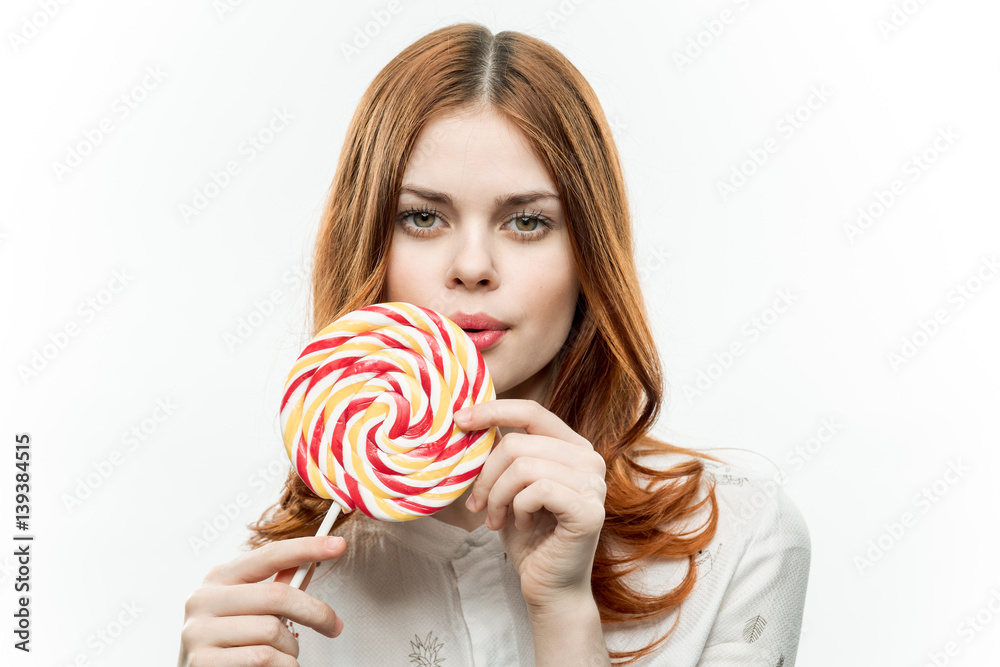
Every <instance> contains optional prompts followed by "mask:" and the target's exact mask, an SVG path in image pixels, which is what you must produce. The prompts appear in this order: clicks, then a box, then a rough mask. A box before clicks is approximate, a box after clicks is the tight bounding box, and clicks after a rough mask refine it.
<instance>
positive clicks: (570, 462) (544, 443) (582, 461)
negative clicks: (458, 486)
mask: <svg viewBox="0 0 1000 667" xmlns="http://www.w3.org/2000/svg"><path fill="white" fill-rule="evenodd" d="M521 457H530V458H536V459H548V460H550V461H554V462H556V463H561V464H563V465H566V466H568V467H572V468H577V469H579V470H583V471H587V472H589V473H590V474H592V475H594V476H595V477H598V478H600V480H601V484H602V485H603V480H604V476H605V474H606V470H607V466H606V464H605V462H604V457H602V456H601V455H600V454H598V453H597V452H595V451H594V450H592V449H591V450H590V451H589V452H581V451H580V447H578V446H576V445H573V444H570V443H568V442H566V441H564V440H557V439H555V438H548V437H546V436H540V435H530V436H529V435H525V434H523V433H509V434H507V435H505V436H504V437H503V439H502V440H501V441H500V444H498V445H497V446H496V447H495V448H494V449H493V451H492V452H490V455H489V456H488V457H487V458H486V462H485V463H484V464H483V467H482V469H481V470H480V471H479V476H478V477H476V481H475V482H473V484H472V491H470V493H469V499H468V500H467V507H468V508H469V509H470V510H471V511H473V512H478V511H480V510H481V509H482V508H483V507H485V506H486V504H487V502H486V501H487V498H488V497H489V494H490V491H491V489H492V488H493V485H494V484H495V483H496V481H497V479H499V478H500V475H502V474H503V473H504V471H505V470H506V469H507V468H508V467H509V466H510V465H511V464H512V463H513V462H514V461H516V460H517V459H518V458H521ZM602 493H603V491H602Z"/></svg>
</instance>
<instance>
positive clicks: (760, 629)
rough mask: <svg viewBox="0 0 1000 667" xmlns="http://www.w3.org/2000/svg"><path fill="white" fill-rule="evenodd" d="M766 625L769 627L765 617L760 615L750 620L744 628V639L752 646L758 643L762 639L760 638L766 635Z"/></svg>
mask: <svg viewBox="0 0 1000 667" xmlns="http://www.w3.org/2000/svg"><path fill="white" fill-rule="evenodd" d="M765 625H767V621H765V620H764V617H763V616H761V615H760V614H757V615H756V616H754V617H753V618H751V619H749V620H748V621H747V622H746V625H744V626H743V639H745V640H746V641H747V643H750V644H752V643H753V642H755V641H757V640H758V639H760V636H761V635H762V634H764V626H765Z"/></svg>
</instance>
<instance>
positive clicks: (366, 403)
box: [280, 302, 497, 521]
mask: <svg viewBox="0 0 1000 667" xmlns="http://www.w3.org/2000/svg"><path fill="white" fill-rule="evenodd" d="M495 397H496V393H495V390H494V388H493V381H492V379H491V378H490V375H489V371H488V369H487V368H486V364H485V362H484V361H483V357H482V355H481V354H480V352H479V350H477V349H476V346H475V344H474V343H473V342H472V340H471V339H470V338H469V336H468V335H467V334H466V333H465V332H464V331H462V329H461V328H460V327H459V326H458V325H456V324H455V323H454V322H452V321H451V320H449V319H447V318H446V317H444V316H442V315H440V314H439V313H437V312H435V311H433V310H430V309H427V308H422V307H420V306H415V305H412V304H409V303H403V302H392V303H380V304H375V305H372V306H368V307H366V308H361V309H359V310H355V311H353V312H351V313H348V314H347V315H344V316H343V317H341V318H339V319H338V320H337V321H335V322H333V323H332V324H330V325H329V326H328V327H326V328H325V329H323V330H322V331H321V332H320V333H319V334H318V335H317V336H316V337H315V338H314V339H313V340H312V342H310V343H309V344H308V345H307V346H306V347H305V349H304V350H303V351H302V353H301V354H300V355H299V358H298V360H297V361H296V363H295V365H294V367H293V368H292V370H291V372H290V373H289V375H288V380H287V381H286V383H285V391H284V395H283V397H282V401H281V413H280V414H281V428H282V433H283V437H284V442H285V451H286V453H287V454H288V457H289V459H290V460H291V461H292V464H293V465H294V466H295V469H296V471H297V472H298V474H299V476H300V477H301V478H302V480H303V481H304V482H305V483H306V485H307V486H308V487H309V488H310V489H311V490H312V491H313V492H314V493H315V494H316V495H318V496H320V497H322V498H330V499H332V500H333V501H335V502H336V503H337V504H339V505H340V506H341V508H342V509H343V511H345V512H349V511H351V510H353V509H355V508H358V509H360V510H361V511H362V512H364V513H365V514H367V515H368V516H370V517H372V518H375V519H381V520H384V521H407V520H410V519H416V518H418V517H421V516H426V515H429V514H433V513H434V512H436V511H437V510H439V509H441V508H442V507H445V506H446V505H448V504H449V503H451V502H452V501H453V500H455V499H456V498H457V497H458V496H460V495H461V494H462V493H463V492H464V491H465V489H466V488H468V486H469V485H470V484H471V483H472V481H473V480H474V479H475V477H476V476H477V475H478V474H479V471H480V470H481V469H482V466H483V463H484V462H485V461H486V456H487V455H488V454H489V452H490V448H491V447H492V446H493V443H494V441H495V439H496V437H497V429H496V428H495V427H493V428H490V429H484V430H479V431H463V430H462V429H460V428H458V427H457V426H456V425H455V424H454V421H453V414H454V413H455V412H456V411H458V410H460V409H462V408H464V407H466V406H469V405H474V404H476V403H480V402H483V401H487V400H492V399H494V398H495Z"/></svg>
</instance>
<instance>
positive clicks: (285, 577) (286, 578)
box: [274, 563, 319, 591]
mask: <svg viewBox="0 0 1000 667" xmlns="http://www.w3.org/2000/svg"><path fill="white" fill-rule="evenodd" d="M317 565H319V563H313V564H312V565H310V566H309V571H308V572H306V578H305V579H303V580H302V585H301V586H299V589H300V590H303V591H304V590H306V589H307V588H309V582H310V581H312V576H313V573H315V572H316V566H317ZM299 567H302V566H301V565H299V566H298V567H290V568H288V569H287V570H282V571H281V572H279V573H278V574H276V575H274V581H277V582H279V583H282V584H288V585H291V583H292V578H293V577H295V573H296V572H298V571H299Z"/></svg>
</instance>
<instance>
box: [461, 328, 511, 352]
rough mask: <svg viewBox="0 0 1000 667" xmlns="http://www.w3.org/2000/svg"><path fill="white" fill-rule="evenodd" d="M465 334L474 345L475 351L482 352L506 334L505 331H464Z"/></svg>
mask: <svg viewBox="0 0 1000 667" xmlns="http://www.w3.org/2000/svg"><path fill="white" fill-rule="evenodd" d="M465 333H466V334H468V336H469V338H471V339H472V342H473V343H475V344H476V349H477V350H479V351H480V352H483V351H485V350H488V349H489V348H491V347H493V346H494V345H496V344H497V343H498V342H499V341H500V339H501V338H503V336H504V334H506V333H507V329H485V330H483V331H466V332H465Z"/></svg>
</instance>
